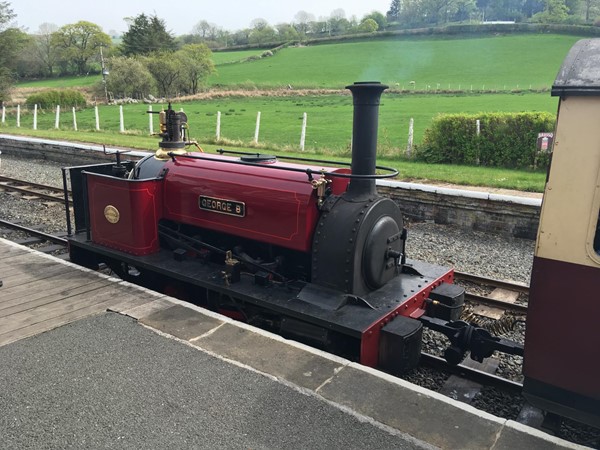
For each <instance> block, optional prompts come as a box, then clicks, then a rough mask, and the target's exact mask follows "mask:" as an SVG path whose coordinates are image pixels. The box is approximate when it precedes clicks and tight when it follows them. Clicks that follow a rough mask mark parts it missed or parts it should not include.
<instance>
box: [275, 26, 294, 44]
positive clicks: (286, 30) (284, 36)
mask: <svg viewBox="0 0 600 450" xmlns="http://www.w3.org/2000/svg"><path fill="white" fill-rule="evenodd" d="M275 28H276V29H277V37H278V38H279V40H281V41H285V42H289V41H295V40H297V39H298V31H296V29H295V28H294V27H293V26H291V25H290V24H289V23H280V24H277V25H275Z"/></svg>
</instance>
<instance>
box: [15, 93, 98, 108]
mask: <svg viewBox="0 0 600 450" xmlns="http://www.w3.org/2000/svg"><path fill="white" fill-rule="evenodd" d="M26 103H27V104H28V105H38V106H39V107H40V108H54V107H55V106H56V105H60V106H61V107H72V106H85V103H86V102H85V97H84V96H83V94H82V93H81V92H79V91H75V90H73V89H61V90H52V91H42V92H38V93H36V94H31V95H30V96H29V97H27V100H26Z"/></svg>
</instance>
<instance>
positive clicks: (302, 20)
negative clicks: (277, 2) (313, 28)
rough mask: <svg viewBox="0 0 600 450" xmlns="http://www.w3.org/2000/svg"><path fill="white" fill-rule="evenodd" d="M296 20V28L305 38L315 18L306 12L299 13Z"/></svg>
mask: <svg viewBox="0 0 600 450" xmlns="http://www.w3.org/2000/svg"><path fill="white" fill-rule="evenodd" d="M294 20H295V22H294V27H295V28H296V30H298V33H299V34H300V35H301V36H303V35H305V34H306V32H307V31H308V28H309V26H310V23H311V22H314V21H315V16H313V15H312V14H309V13H307V12H306V11H298V12H297V13H296V15H295V16H294Z"/></svg>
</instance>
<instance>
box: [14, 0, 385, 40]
mask: <svg viewBox="0 0 600 450" xmlns="http://www.w3.org/2000/svg"><path fill="white" fill-rule="evenodd" d="M8 1H9V3H10V4H11V8H12V9H13V11H14V12H15V14H17V18H16V22H17V25H18V26H21V27H24V28H25V29H26V31H28V32H29V33H34V32H36V31H37V30H38V29H39V26H40V25H41V24H42V23H52V24H55V25H58V26H59V27H60V26H63V25H66V24H70V23H75V22H78V21H79V20H86V21H88V22H93V23H95V24H97V25H99V26H101V27H102V29H103V30H104V32H105V33H110V32H111V31H112V30H115V31H117V32H124V31H127V24H126V23H125V21H124V20H123V18H125V17H135V16H137V15H139V14H141V13H145V14H147V15H154V14H156V15H157V16H158V17H159V18H161V19H164V20H165V22H166V25H167V29H168V30H170V31H171V32H173V33H174V34H176V35H179V34H187V33H190V32H191V31H192V28H193V26H194V25H196V24H197V23H198V22H200V21H201V20H207V21H208V22H210V23H214V24H216V25H218V26H220V27H222V28H224V29H226V30H230V31H235V30H239V29H242V28H248V27H250V22H251V21H252V20H253V19H256V18H259V17H260V18H263V19H265V20H266V21H267V22H269V24H271V25H276V24H278V23H281V22H292V21H294V16H295V15H296V13H297V12H298V11H306V12H307V13H310V14H313V15H314V16H315V18H317V19H318V18H319V16H323V17H328V16H329V15H330V14H331V12H332V11H333V10H335V9H338V8H341V9H343V10H344V12H345V13H346V18H350V17H351V16H352V15H356V17H357V18H359V19H360V18H361V17H362V16H364V15H365V14H368V13H370V12H371V11H374V10H375V11H379V12H382V13H383V14H385V13H386V12H387V10H388V9H389V6H390V3H391V0H304V1H297V2H288V1H284V0H246V1H244V0H212V1H208V0H196V1H194V0H191V1H183V2H181V1H176V0H171V1H166V0H160V1H159V0H123V1H115V0H94V1H90V0H58V1H57V2H50V1H48V0H8Z"/></svg>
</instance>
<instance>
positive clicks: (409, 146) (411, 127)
mask: <svg viewBox="0 0 600 450" xmlns="http://www.w3.org/2000/svg"><path fill="white" fill-rule="evenodd" d="M414 126H415V120H414V119H413V118H412V117H411V118H410V121H409V122H408V143H407V144H406V156H408V157H409V158H410V157H411V155H412V148H413V137H414Z"/></svg>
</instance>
